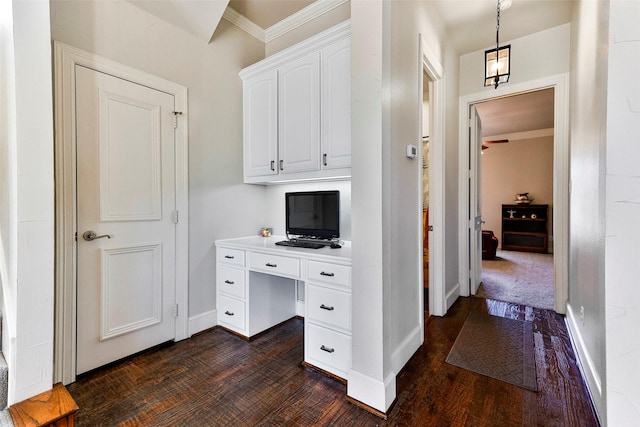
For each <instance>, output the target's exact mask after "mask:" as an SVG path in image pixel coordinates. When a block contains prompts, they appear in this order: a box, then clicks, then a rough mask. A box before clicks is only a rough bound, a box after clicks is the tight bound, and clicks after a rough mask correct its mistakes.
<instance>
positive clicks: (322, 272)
mask: <svg viewBox="0 0 640 427" xmlns="http://www.w3.org/2000/svg"><path fill="white" fill-rule="evenodd" d="M320 275H321V276H327V277H333V276H335V274H333V273H325V272H324V271H321V272H320Z"/></svg>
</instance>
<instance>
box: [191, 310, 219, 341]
mask: <svg viewBox="0 0 640 427" xmlns="http://www.w3.org/2000/svg"><path fill="white" fill-rule="evenodd" d="M217 325H218V310H215V309H214V310H209V311H205V312H204V313H200V314H196V315H195V316H193V317H189V336H191V335H193V334H197V333H198V332H202V331H206V330H207V329H211V328H213V327H214V326H217Z"/></svg>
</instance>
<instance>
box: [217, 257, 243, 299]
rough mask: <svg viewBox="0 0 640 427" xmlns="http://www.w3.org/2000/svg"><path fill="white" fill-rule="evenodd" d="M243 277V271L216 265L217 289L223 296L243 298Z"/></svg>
mask: <svg viewBox="0 0 640 427" xmlns="http://www.w3.org/2000/svg"><path fill="white" fill-rule="evenodd" d="M244 276H245V271H244V270H241V269H239V268H233V267H227V266H226V265H222V264H218V289H220V292H224V293H225V294H229V295H234V296H236V297H239V298H244V297H245V286H244V283H245V281H244Z"/></svg>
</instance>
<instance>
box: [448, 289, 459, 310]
mask: <svg viewBox="0 0 640 427" xmlns="http://www.w3.org/2000/svg"><path fill="white" fill-rule="evenodd" d="M459 296H460V283H456V285H455V286H454V287H453V289H451V290H450V291H449V292H447V295H446V297H445V300H446V305H447V306H446V307H447V310H449V308H451V306H452V305H453V303H454V302H456V300H457V299H458V297H459Z"/></svg>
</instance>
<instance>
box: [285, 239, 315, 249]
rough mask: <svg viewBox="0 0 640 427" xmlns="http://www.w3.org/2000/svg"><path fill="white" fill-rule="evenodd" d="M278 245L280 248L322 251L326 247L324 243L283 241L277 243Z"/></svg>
mask: <svg viewBox="0 0 640 427" xmlns="http://www.w3.org/2000/svg"><path fill="white" fill-rule="evenodd" d="M276 245H279V246H293V247H296V248H307V249H320V248H322V247H324V245H323V244H322V243H313V242H298V241H294V240H282V241H280V242H276Z"/></svg>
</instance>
